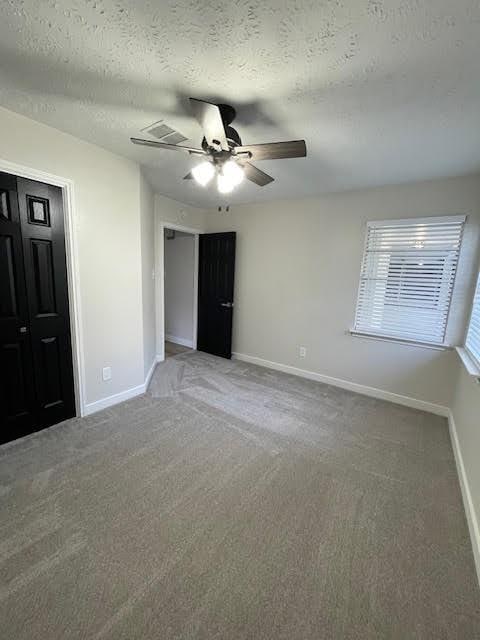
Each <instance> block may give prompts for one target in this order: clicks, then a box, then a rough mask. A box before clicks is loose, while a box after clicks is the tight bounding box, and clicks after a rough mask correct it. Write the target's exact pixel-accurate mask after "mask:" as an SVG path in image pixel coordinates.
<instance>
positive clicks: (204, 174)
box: [192, 161, 215, 187]
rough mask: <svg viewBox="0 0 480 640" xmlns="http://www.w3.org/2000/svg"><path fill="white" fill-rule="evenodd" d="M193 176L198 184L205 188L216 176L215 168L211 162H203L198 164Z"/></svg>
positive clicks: (193, 170)
mask: <svg viewBox="0 0 480 640" xmlns="http://www.w3.org/2000/svg"><path fill="white" fill-rule="evenodd" d="M192 175H193V177H194V179H195V181H196V182H198V184H201V185H202V187H205V186H206V185H207V184H208V183H209V182H210V180H211V179H212V178H213V176H214V175H215V167H214V166H213V164H212V163H211V162H208V161H205V162H202V163H200V164H197V166H196V167H193V169H192Z"/></svg>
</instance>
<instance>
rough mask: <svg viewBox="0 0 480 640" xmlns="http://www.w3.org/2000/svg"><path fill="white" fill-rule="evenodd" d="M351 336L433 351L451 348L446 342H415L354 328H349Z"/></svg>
mask: <svg viewBox="0 0 480 640" xmlns="http://www.w3.org/2000/svg"><path fill="white" fill-rule="evenodd" d="M348 333H350V335H351V336H354V337H355V338H367V339H368V340H378V341H380V342H394V343H395V344H402V345H405V346H407V347H417V348H419V349H433V350H435V351H445V350H446V349H451V347H450V346H449V345H448V344H436V343H433V342H417V341H415V340H405V339H402V338H393V337H391V336H383V335H380V334H376V333H363V332H362V331H355V330H354V329H350V330H349V332H348Z"/></svg>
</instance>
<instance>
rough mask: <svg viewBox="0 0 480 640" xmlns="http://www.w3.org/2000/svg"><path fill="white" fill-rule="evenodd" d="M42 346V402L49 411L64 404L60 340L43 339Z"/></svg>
mask: <svg viewBox="0 0 480 640" xmlns="http://www.w3.org/2000/svg"><path fill="white" fill-rule="evenodd" d="M40 345H41V346H40V357H41V365H42V370H43V376H42V379H41V385H40V389H41V397H40V402H41V404H42V406H43V407H44V408H45V409H48V408H51V407H53V406H54V405H58V404H61V403H62V402H63V392H62V381H61V376H60V372H61V369H62V363H61V361H60V348H59V340H58V338H57V337H56V336H51V337H49V338H41V339H40Z"/></svg>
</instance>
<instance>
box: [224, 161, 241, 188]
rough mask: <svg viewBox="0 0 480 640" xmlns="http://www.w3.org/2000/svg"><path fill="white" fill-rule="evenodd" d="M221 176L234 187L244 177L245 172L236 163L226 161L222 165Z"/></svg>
mask: <svg viewBox="0 0 480 640" xmlns="http://www.w3.org/2000/svg"><path fill="white" fill-rule="evenodd" d="M223 175H224V176H225V177H226V178H228V179H229V180H230V182H232V183H233V185H234V186H235V187H236V186H237V185H238V184H240V183H241V181H242V180H243V178H244V177H245V172H244V170H243V169H242V167H240V165H238V164H237V163H236V162H234V161H233V160H227V162H225V164H224V165H223Z"/></svg>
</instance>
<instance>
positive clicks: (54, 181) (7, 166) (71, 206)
mask: <svg viewBox="0 0 480 640" xmlns="http://www.w3.org/2000/svg"><path fill="white" fill-rule="evenodd" d="M0 171H5V172H6V173H11V174H13V175H16V176H20V177H22V178H29V179H30V180H38V181H39V182H46V183H47V184H50V185H53V186H56V187H60V188H61V189H62V194H63V215H64V222H65V254H66V262H67V279H68V299H69V311H70V333H71V340H72V357H73V382H74V389H75V408H76V413H77V416H84V415H87V413H86V410H87V405H86V403H85V399H86V392H85V362H84V347H83V332H82V323H81V317H82V313H81V297H80V271H79V266H78V265H79V261H78V247H77V237H76V234H77V231H76V220H77V217H76V212H75V192H74V183H73V181H72V180H69V179H68V178H62V177H60V176H57V175H55V174H53V173H47V172H45V171H39V170H38V169H31V168H30V167H25V166H23V165H19V164H16V163H14V162H9V161H8V160H5V159H3V158H0Z"/></svg>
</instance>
